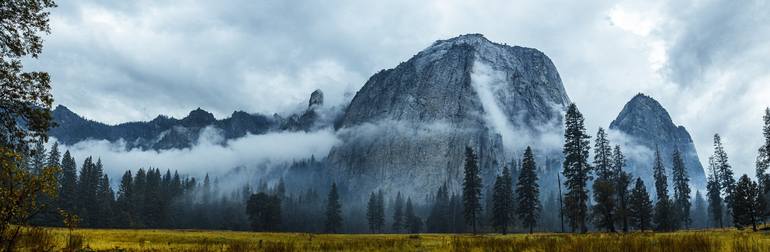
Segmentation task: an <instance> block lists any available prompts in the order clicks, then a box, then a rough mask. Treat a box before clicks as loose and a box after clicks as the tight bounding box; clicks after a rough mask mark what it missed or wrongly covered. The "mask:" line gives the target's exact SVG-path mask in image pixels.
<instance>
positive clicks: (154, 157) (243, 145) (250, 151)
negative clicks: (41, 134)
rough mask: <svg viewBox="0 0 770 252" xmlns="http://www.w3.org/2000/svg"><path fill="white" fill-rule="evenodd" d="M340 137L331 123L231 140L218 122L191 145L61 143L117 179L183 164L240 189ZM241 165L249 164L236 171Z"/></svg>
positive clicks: (185, 170)
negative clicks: (311, 129)
mask: <svg viewBox="0 0 770 252" xmlns="http://www.w3.org/2000/svg"><path fill="white" fill-rule="evenodd" d="M52 140H53V141H55V140H56V139H52ZM53 141H50V143H52V142H53ZM338 142H339V140H338V139H337V136H336V135H335V134H334V132H333V131H332V130H331V129H328V128H327V129H321V130H318V131H315V132H311V133H305V132H284V133H268V134H264V135H247V136H245V137H242V138H238V139H234V140H228V141H225V140H224V137H223V136H222V135H221V132H218V131H217V130H216V129H215V128H206V129H204V132H203V133H201V136H200V138H199V139H198V142H197V143H196V144H195V146H193V147H191V148H186V149H174V150H164V151H154V150H138V149H133V150H130V151H126V148H125V142H122V141H119V142H114V143H111V142H108V141H106V140H98V141H97V140H87V141H83V142H79V143H76V144H74V145H72V146H66V145H62V146H61V149H62V152H63V151H65V150H69V151H70V153H71V154H72V156H73V157H74V158H75V160H76V161H77V162H78V167H80V165H81V164H82V162H83V160H85V158H86V157H88V156H94V157H95V158H96V157H98V158H100V159H101V160H102V162H103V164H104V169H105V173H106V174H108V175H109V176H110V178H112V179H113V182H114V183H116V182H117V181H119V179H120V176H121V175H123V172H125V171H126V170H133V171H136V170H137V169H139V168H145V169H147V168H150V167H152V168H159V169H161V170H163V171H165V170H167V169H169V170H172V171H173V170H177V171H179V173H180V174H183V175H189V176H194V177H197V178H199V179H200V178H203V177H204V176H205V175H206V174H209V175H210V176H212V177H219V178H229V179H228V180H227V181H228V183H227V184H228V185H229V186H232V187H233V188H231V189H234V188H239V187H240V186H242V185H243V184H245V183H247V182H250V183H252V184H254V181H249V180H250V179H258V178H262V177H263V176H264V175H266V174H269V173H270V171H269V169H271V168H273V167H275V166H280V165H284V164H286V163H289V162H292V161H296V160H302V159H308V158H310V157H311V156H315V157H324V156H326V155H327V154H328V153H329V150H330V149H331V147H332V146H334V145H335V144H337V143H338ZM221 143H224V145H222V144H221ZM236 168H245V169H239V170H237V172H235V170H234V169H236Z"/></svg>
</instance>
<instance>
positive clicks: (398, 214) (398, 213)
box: [393, 192, 405, 233]
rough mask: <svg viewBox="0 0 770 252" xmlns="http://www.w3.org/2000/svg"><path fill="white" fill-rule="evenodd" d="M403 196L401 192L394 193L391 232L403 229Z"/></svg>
mask: <svg viewBox="0 0 770 252" xmlns="http://www.w3.org/2000/svg"><path fill="white" fill-rule="evenodd" d="M404 226H405V223H404V198H403V197H402V196H401V192H398V193H397V194H396V201H395V203H394V204H393V232H396V233H400V232H401V230H404Z"/></svg>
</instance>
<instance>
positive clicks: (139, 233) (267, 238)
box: [19, 228, 770, 252]
mask: <svg viewBox="0 0 770 252" xmlns="http://www.w3.org/2000/svg"><path fill="white" fill-rule="evenodd" d="M40 232H41V231H40V230H38V231H36V232H33V233H35V234H34V235H35V236H37V237H29V236H28V237H26V238H25V239H24V240H22V242H20V244H19V245H20V249H21V250H38V249H40V247H41V246H40V245H41V244H46V243H49V244H51V245H49V246H52V247H54V248H53V250H63V249H64V247H65V244H66V241H67V237H68V233H69V231H68V230H67V229H59V228H50V229H46V230H44V231H43V233H45V234H43V236H47V237H48V240H50V242H41V238H40V237H39V236H41V234H40ZM73 234H75V235H77V236H81V237H83V239H84V243H83V247H84V248H87V249H90V250H96V251H116V250H117V251H549V252H551V251H553V252H558V251H672V252H678V251H770V236H768V235H767V234H765V233H761V232H758V233H754V232H750V231H736V230H708V231H684V232H676V233H631V234H606V233H591V234H551V233H541V234H534V235H527V234H512V235H505V236H503V235H479V236H473V235H444V234H420V235H395V234H393V235H391V234H385V235H367V234H356V235H344V234H343V235H316V234H301V233H253V232H231V231H193V230H121V229H78V230H75V231H74V232H73ZM43 240H44V239H43Z"/></svg>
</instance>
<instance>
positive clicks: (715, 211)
mask: <svg viewBox="0 0 770 252" xmlns="http://www.w3.org/2000/svg"><path fill="white" fill-rule="evenodd" d="M718 169H719V168H717V165H716V163H715V162H714V158H713V157H710V158H709V176H708V182H707V183H706V190H707V192H706V194H707V196H708V201H709V215H710V216H711V220H712V221H713V222H714V225H718V226H719V228H723V227H724V220H723V218H722V195H721V191H722V188H721V185H720V184H719V173H718V172H719V170H718Z"/></svg>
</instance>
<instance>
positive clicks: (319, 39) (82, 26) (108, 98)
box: [27, 0, 770, 173]
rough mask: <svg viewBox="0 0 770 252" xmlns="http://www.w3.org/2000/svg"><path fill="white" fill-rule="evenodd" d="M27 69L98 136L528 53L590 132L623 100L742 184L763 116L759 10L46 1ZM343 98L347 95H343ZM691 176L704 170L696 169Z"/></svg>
mask: <svg viewBox="0 0 770 252" xmlns="http://www.w3.org/2000/svg"><path fill="white" fill-rule="evenodd" d="M59 5H60V7H59V8H57V9H55V10H54V11H53V14H52V28H53V34H52V35H50V36H49V37H48V38H47V41H46V44H45V45H46V47H45V51H44V54H43V55H41V58H40V60H39V61H34V62H33V61H31V62H29V63H27V64H28V66H30V67H31V68H33V69H42V70H46V71H49V72H51V74H52V77H53V81H54V82H53V92H54V97H55V99H56V102H57V103H60V104H64V105H67V106H68V107H70V108H72V109H73V110H74V111H76V112H79V113H82V114H84V115H85V116H87V117H89V118H91V119H96V120H100V121H105V122H109V123H117V122H123V121H129V120H149V119H152V118H153V117H155V116H156V115H157V114H168V115H171V116H176V117H181V116H184V115H186V114H187V113H188V112H189V110H191V109H193V108H196V107H202V108H204V109H207V110H210V111H212V112H213V113H214V114H215V115H216V116H217V117H223V116H226V115H229V114H230V112H232V111H233V110H238V109H242V110H246V111H249V112H261V113H272V112H287V111H293V110H297V109H298V108H300V107H302V106H304V103H305V102H306V99H307V97H308V95H309V94H310V92H312V91H313V90H315V89H317V88H320V89H323V90H324V93H325V94H326V98H327V99H326V100H327V101H328V102H329V103H332V105H334V104H341V103H344V102H346V101H347V100H348V99H349V95H350V93H354V92H355V91H356V90H357V89H358V88H360V86H361V85H363V83H364V82H365V81H366V79H367V78H368V77H369V76H370V75H372V74H373V73H375V72H376V71H378V70H380V69H384V68H391V67H394V66H395V65H397V64H398V63H399V62H401V61H404V60H406V59H408V58H409V57H410V56H411V55H413V54H415V53H417V52H418V51H419V50H421V49H423V48H425V47H427V46H428V45H430V44H431V43H432V42H433V41H434V40H437V39H444V38H449V37H454V36H456V35H458V34H464V33H482V34H485V36H486V37H487V38H489V39H490V40H492V41H496V42H501V43H508V44H514V45H521V46H527V47H534V48H538V49H540V50H541V51H543V52H545V53H546V54H547V55H548V56H549V57H550V58H551V59H552V60H553V62H554V63H555V65H556V66H557V68H558V69H559V73H560V74H561V77H562V79H563V81H564V84H565V88H566V90H567V92H568V94H569V95H570V98H571V99H572V100H573V101H574V102H576V103H577V104H578V105H579V107H580V109H581V111H582V112H583V113H584V115H585V116H586V125H587V127H588V129H589V131H590V132H595V130H596V128H598V127H600V126H601V127H607V126H608V124H609V122H610V121H611V120H612V119H614V117H615V116H616V115H617V113H618V112H619V111H620V110H621V108H622V107H623V105H624V104H625V102H627V101H628V100H629V99H630V98H631V97H632V96H633V95H634V94H636V93H637V92H645V93H647V94H649V95H651V96H653V97H655V98H656V99H658V100H659V101H660V102H661V103H662V104H664V106H666V108H667V109H668V110H669V112H671V114H672V117H673V118H674V120H675V122H676V123H679V124H683V125H684V126H686V127H687V128H688V130H689V131H690V133H691V134H692V135H693V137H694V138H695V142H696V145H697V147H698V150H699V152H700V153H699V154H700V157H701V158H702V159H703V160H702V162H704V161H705V160H706V158H707V157H708V155H709V154H710V153H709V152H710V144H711V143H710V141H711V139H710V135H711V134H713V133H715V132H720V133H722V134H723V135H724V136H725V137H724V139H725V141H726V146H727V149H728V151H730V152H731V154H733V153H734V154H733V156H734V158H733V159H732V160H733V161H734V163H735V164H736V165H735V166H736V169H737V170H738V172H737V173H752V171H753V168H752V166H751V162H753V160H754V158H753V156H754V155H755V149H756V148H757V147H758V146H759V142H758V140H757V137H756V136H757V135H758V134H759V128H760V118H761V112H762V109H763V108H764V107H765V106H768V105H770V104H768V103H770V101H769V100H768V99H767V97H770V87H769V85H766V84H765V85H763V83H767V82H769V81H770V77H769V76H768V73H770V71H768V70H769V69H768V67H770V62H768V59H770V57H768V55H770V48H769V47H768V45H766V44H767V43H766V41H768V38H770V26H767V25H766V24H767V23H770V22H768V21H769V20H768V16H769V15H768V14H765V13H763V11H764V10H767V9H768V8H767V7H768V6H767V5H768V4H767V3H765V2H763V1H748V2H735V1H719V0H707V1H641V0H627V1H619V2H616V1H566V0H548V1H538V2H523V1H521V2H519V1H502V0H501V1H496V0H493V1H485V2H467V1H438V0H436V1H419V2H415V1H406V0H398V1H380V2H372V1H347V0H340V1H336V2H329V1H302V2H300V1H246V0H226V1H198V0H189V1H181V2H180V1H168V2H164V1H150V0H139V1H97V0H72V1H61V2H60V3H59ZM346 94H348V95H347V96H346ZM704 163H705V162H704Z"/></svg>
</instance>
